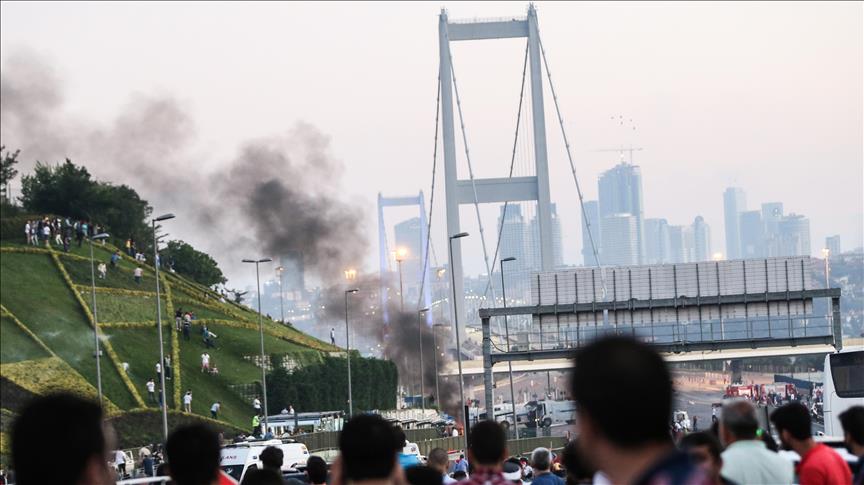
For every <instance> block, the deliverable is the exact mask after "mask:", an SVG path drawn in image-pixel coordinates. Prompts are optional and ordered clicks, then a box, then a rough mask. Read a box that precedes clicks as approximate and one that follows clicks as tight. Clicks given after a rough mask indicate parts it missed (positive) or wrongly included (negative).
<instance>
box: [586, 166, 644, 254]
mask: <svg viewBox="0 0 864 485" xmlns="http://www.w3.org/2000/svg"><path fill="white" fill-rule="evenodd" d="M597 185H598V188H599V194H600V217H601V219H605V218H606V217H608V216H611V215H616V214H631V215H632V216H633V218H634V220H635V222H636V263H635V264H639V263H642V262H643V261H644V255H645V240H644V236H643V229H642V218H643V212H644V209H643V205H642V171H641V170H640V169H639V167H638V166H637V165H630V164H629V163H624V162H622V163H619V164H618V165H616V166H615V167H613V168H611V169H609V170H607V171H605V172H603V174H601V175H600V179H599V180H598V181H597ZM605 241H607V238H605V237H604V242H605ZM608 242H609V243H610V244H611V245H614V246H619V247H620V245H619V244H616V243H615V242H614V241H608ZM603 256H604V261H603V264H606V263H607V262H608V258H613V259H620V257H618V256H615V255H613V254H610V253H609V251H607V250H606V248H604V251H603ZM622 257H623V256H622Z"/></svg>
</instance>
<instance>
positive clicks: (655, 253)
mask: <svg viewBox="0 0 864 485" xmlns="http://www.w3.org/2000/svg"><path fill="white" fill-rule="evenodd" d="M671 253H672V250H671V248H670V246H669V223H668V222H667V221H666V219H645V256H646V261H645V262H646V263H647V264H663V263H670V262H672V259H671V257H672V254H671Z"/></svg>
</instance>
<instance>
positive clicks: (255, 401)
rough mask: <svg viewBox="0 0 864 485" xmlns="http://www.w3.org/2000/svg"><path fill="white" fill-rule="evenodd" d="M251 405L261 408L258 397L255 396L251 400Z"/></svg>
mask: <svg viewBox="0 0 864 485" xmlns="http://www.w3.org/2000/svg"><path fill="white" fill-rule="evenodd" d="M252 406H253V407H254V408H255V409H261V401H259V400H258V398H255V400H254V401H252Z"/></svg>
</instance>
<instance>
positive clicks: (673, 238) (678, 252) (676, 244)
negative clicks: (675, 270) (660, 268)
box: [668, 226, 687, 263]
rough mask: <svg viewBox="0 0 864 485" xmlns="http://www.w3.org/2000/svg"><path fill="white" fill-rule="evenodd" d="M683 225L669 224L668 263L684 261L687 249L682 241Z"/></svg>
mask: <svg viewBox="0 0 864 485" xmlns="http://www.w3.org/2000/svg"><path fill="white" fill-rule="evenodd" d="M684 233H685V231H684V226H669V261H668V262H670V263H686V262H687V254H686V252H687V250H686V247H685V242H684V239H685V238H684Z"/></svg>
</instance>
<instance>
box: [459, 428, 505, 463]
mask: <svg viewBox="0 0 864 485" xmlns="http://www.w3.org/2000/svg"><path fill="white" fill-rule="evenodd" d="M468 448H469V449H470V450H471V453H472V454H473V455H474V461H476V462H477V463H472V465H496V464H498V463H501V462H502V461H503V460H504V454H505V453H506V452H507V433H506V432H505V431H504V428H502V427H501V425H500V424H498V423H496V422H495V421H480V422H479V423H477V424H475V425H474V426H473V427H472V428H471V432H470V433H469V434H468Z"/></svg>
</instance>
